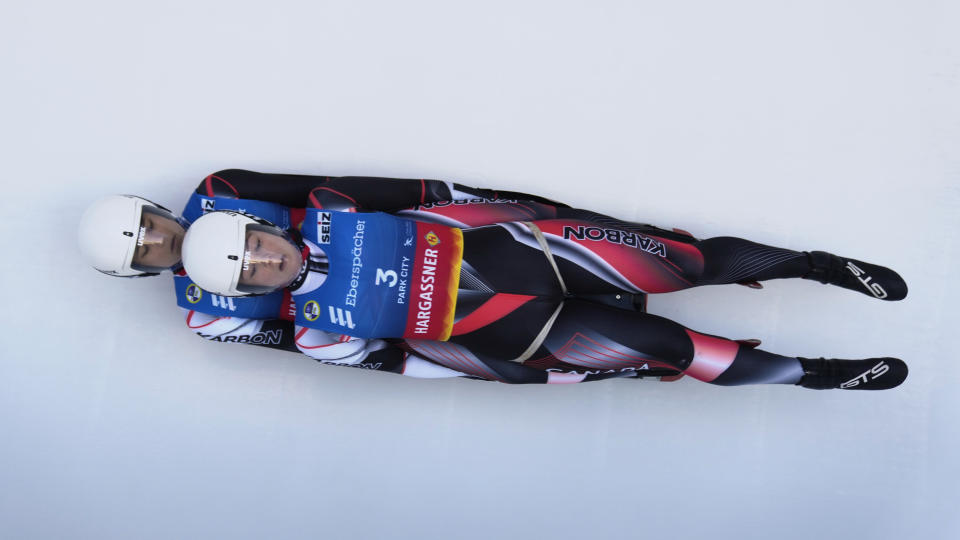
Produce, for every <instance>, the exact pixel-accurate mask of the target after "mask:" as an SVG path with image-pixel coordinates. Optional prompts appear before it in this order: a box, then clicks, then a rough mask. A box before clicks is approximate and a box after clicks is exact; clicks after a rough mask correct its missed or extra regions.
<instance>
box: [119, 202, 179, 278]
mask: <svg viewBox="0 0 960 540" xmlns="http://www.w3.org/2000/svg"><path fill="white" fill-rule="evenodd" d="M185 232H186V231H184V229H183V227H182V226H181V225H180V223H179V222H178V221H177V217H176V216H174V215H173V214H171V213H170V212H169V211H167V210H166V209H161V208H158V207H156V206H149V205H143V206H142V207H141V212H140V227H139V230H138V232H137V237H136V238H137V245H136V248H135V250H134V252H133V260H132V261H131V262H130V267H131V268H133V269H134V270H139V271H141V272H160V271H163V270H167V269H170V268H171V267H174V266H176V265H177V264H179V263H180V248H181V246H182V245H183V235H184V234H185Z"/></svg>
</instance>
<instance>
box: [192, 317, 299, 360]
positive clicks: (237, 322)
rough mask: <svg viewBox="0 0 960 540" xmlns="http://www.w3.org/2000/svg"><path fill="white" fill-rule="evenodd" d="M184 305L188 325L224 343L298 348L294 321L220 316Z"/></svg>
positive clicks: (205, 337) (289, 348)
mask: <svg viewBox="0 0 960 540" xmlns="http://www.w3.org/2000/svg"><path fill="white" fill-rule="evenodd" d="M180 309H182V310H183V312H184V317H185V318H186V323H187V328H189V329H190V331H192V332H193V333H195V334H197V335H198V336H200V337H202V338H203V339H206V340H209V341H219V342H223V343H247V344H251V345H261V346H264V347H270V348H271V349H279V350H283V351H291V352H297V347H296V345H295V344H294V336H293V327H294V325H293V322H292V321H285V320H281V319H243V318H238V317H218V316H216V315H208V314H206V313H201V312H199V311H196V310H191V309H184V308H180Z"/></svg>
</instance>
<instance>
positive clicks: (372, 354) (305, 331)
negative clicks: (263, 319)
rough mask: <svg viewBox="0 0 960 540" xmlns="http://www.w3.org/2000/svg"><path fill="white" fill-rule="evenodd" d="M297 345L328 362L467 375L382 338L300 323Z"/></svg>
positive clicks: (438, 375) (410, 373)
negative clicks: (370, 337) (347, 333)
mask: <svg viewBox="0 0 960 540" xmlns="http://www.w3.org/2000/svg"><path fill="white" fill-rule="evenodd" d="M296 345H297V347H298V348H299V349H300V352H302V353H303V354H305V355H307V356H309V357H310V358H313V359H314V360H318V361H320V362H322V363H324V364H335V365H340V366H351V367H357V368H364V369H373V370H377V371H389V372H391V373H397V374H400V375H406V376H408V377H418V378H427V379H436V378H444V377H462V376H465V374H464V373H461V372H459V371H455V370H453V369H450V368H446V367H443V366H441V365H438V364H435V363H433V362H431V361H429V360H426V359H424V358H421V357H419V356H417V355H415V354H411V353H409V352H407V351H404V350H402V349H400V348H399V347H397V346H395V345H393V344H391V343H387V342H386V341H384V340H382V339H361V338H355V337H351V336H347V335H343V334H334V333H331V332H324V331H323V330H317V329H315V328H306V327H303V326H298V327H297V332H296Z"/></svg>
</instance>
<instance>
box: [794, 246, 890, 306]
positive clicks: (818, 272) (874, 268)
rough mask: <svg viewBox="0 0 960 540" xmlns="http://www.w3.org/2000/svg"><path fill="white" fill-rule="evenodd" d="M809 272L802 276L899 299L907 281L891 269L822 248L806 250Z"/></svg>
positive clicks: (884, 297)
mask: <svg viewBox="0 0 960 540" xmlns="http://www.w3.org/2000/svg"><path fill="white" fill-rule="evenodd" d="M806 253H807V258H808V259H809V261H810V271H809V272H807V273H806V274H805V275H804V276H803V279H812V280H815V281H819V282H820V283H829V284H831V285H838V286H840V287H843V288H844V289H850V290H852V291H859V292H861V293H863V294H867V295H870V296H874V297H876V298H879V299H881V300H903V299H904V298H905V297H906V296H907V284H906V282H905V281H903V278H901V277H900V274H897V273H896V272H894V271H893V270H891V269H889V268H886V267H883V266H878V265H876V264H870V263H865V262H862V261H857V260H854V259H846V258H843V257H838V256H836V255H833V254H832V253H827V252H826V251H809V252H806Z"/></svg>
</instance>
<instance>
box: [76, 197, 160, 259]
mask: <svg viewBox="0 0 960 540" xmlns="http://www.w3.org/2000/svg"><path fill="white" fill-rule="evenodd" d="M145 209H147V210H148V211H150V212H154V213H158V214H160V215H163V216H164V217H168V218H169V219H172V220H174V221H176V220H177V218H176V216H174V215H173V214H171V213H170V211H169V210H167V209H166V208H164V207H162V206H160V205H158V204H156V203H153V202H151V201H148V200H147V199H144V198H141V197H136V196H133V195H111V196H110V197H106V198H103V199H100V200H99V201H97V202H95V203H93V204H92V205H90V207H89V208H87V210H86V212H84V213H83V217H81V218H80V227H79V229H78V240H79V244H80V252H81V253H83V255H84V257H85V258H86V259H87V261H89V263H90V265H91V266H93V267H94V268H96V269H97V270H99V271H101V272H103V273H105V274H110V275H113V276H121V277H133V276H152V275H155V274H158V273H159V272H161V271H163V270H166V268H154V267H149V266H143V265H137V264H135V263H134V262H133V254H134V252H135V251H136V249H137V242H138V240H140V219H141V217H142V214H143V211H144V210H145Z"/></svg>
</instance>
